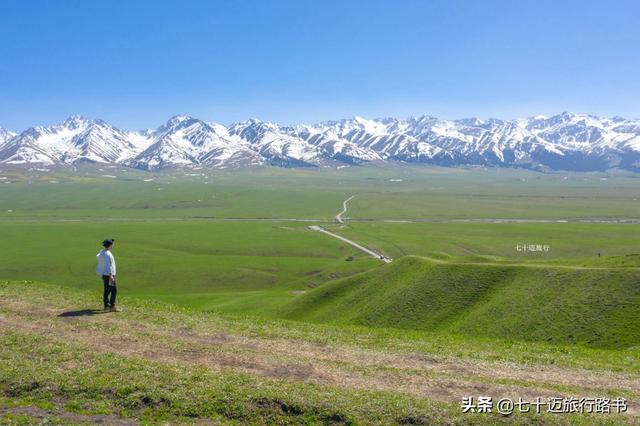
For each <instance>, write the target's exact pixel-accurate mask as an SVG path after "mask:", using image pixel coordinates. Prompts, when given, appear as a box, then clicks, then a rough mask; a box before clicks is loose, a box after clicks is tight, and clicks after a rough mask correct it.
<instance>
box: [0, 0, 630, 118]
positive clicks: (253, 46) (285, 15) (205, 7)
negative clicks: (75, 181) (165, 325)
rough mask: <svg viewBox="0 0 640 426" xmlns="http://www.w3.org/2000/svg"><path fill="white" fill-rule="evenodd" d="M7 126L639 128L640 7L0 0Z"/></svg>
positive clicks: (0, 109) (0, 90) (0, 72)
mask: <svg viewBox="0 0 640 426" xmlns="http://www.w3.org/2000/svg"><path fill="white" fill-rule="evenodd" d="M0 16H1V17H2V18H1V19H0V126H3V127H7V128H10V129H14V130H21V129H24V128H26V127H28V126H30V125H33V124H41V123H44V124H52V123H55V122H58V121H60V120H62V119H63V118H64V117H66V116H68V115H70V114H72V113H81V114H83V115H86V116H90V117H94V118H103V119H105V120H107V121H110V122H112V123H114V124H116V125H118V126H121V127H124V128H132V129H133V128H144V127H155V126H157V125H159V124H160V123H161V122H163V121H164V120H166V119H167V118H168V117H169V116H171V115H174V114H177V113H182V114H189V115H193V116H196V117H199V118H202V119H206V120H209V121H216V122H221V123H224V124H228V123H230V122H233V121H236V120H241V119H245V118H248V117H259V118H262V119H266V120H273V121H278V122H282V123H294V122H315V121H320V120H325V119H333V118H343V117H352V116H354V115H362V116H365V117H378V116H398V117H406V116H409V115H420V114H425V113H427V114H431V115H436V116H440V117H444V118H461V117H468V116H479V117H490V116H495V117H501V118H512V117H517V116H528V115H536V114H553V113H557V112H561V111H564V110H570V111H575V112H584V113H594V114H601V115H622V116H627V117H640V77H639V76H640V25H638V23H637V17H638V16H640V2H638V1H634V0H630V1H611V0H609V1H605V0H603V1H586V0H582V1H559V0H557V1H527V0H522V1H514V0H510V1H507V0H505V1H490V0H484V1H480V0H478V1H472V0H468V1H452V0H448V1H428V0H422V1H411V0H396V1H391V0H390V1H376V0H371V1H355V0H354V1H348V0H342V1H329V0H317V1H304V0H291V1H284V0H282V1H279V0H272V1H267V0H263V1H242V0H238V1H231V0H229V1H222V0H220V1H213V0H211V1H177V0H176V1H171V2H167V1H159V0H156V1H142V0H136V1H117V0H110V1H99V0H79V1H71V0H66V1H65V0H60V1H44V0H42V1H28V0H24V1H19V0H7V1H4V2H2V3H0Z"/></svg>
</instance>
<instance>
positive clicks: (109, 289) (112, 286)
mask: <svg viewBox="0 0 640 426" xmlns="http://www.w3.org/2000/svg"><path fill="white" fill-rule="evenodd" d="M114 241H115V240H114V239H113V238H111V239H107V240H104V241H103V242H102V247H104V248H103V249H102V250H100V252H99V253H98V254H97V256H96V257H97V258H98V267H97V268H96V273H97V274H98V275H100V276H101V277H102V282H103V284H104V293H103V297H102V299H103V302H104V309H105V311H106V310H109V311H110V312H118V309H117V308H116V294H117V293H118V288H117V287H116V259H115V258H114V257H113V254H111V250H112V249H113V243H114Z"/></svg>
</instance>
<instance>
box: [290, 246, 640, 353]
mask: <svg viewBox="0 0 640 426" xmlns="http://www.w3.org/2000/svg"><path fill="white" fill-rule="evenodd" d="M282 316H283V317H285V318H288V319H298V320H305V321H316V322H329V323H340V324H358V325H366V326H373V327H394V328H408V329H418V330H425V331H445V332H455V333H461V334H466V335H474V336H486V337H501V338H513V339H524V340H536V341H546V342H551V343H581V344H584V345H588V346H593V347H606V348H629V347H633V346H637V345H639V344H640V271H639V270H637V269H628V270H621V269H613V268H610V269H607V268H604V269H598V268H573V267H551V266H534V265H530V266H526V265H497V264H460V263H436V262H433V261H430V260H425V259H422V258H417V257H405V258H402V259H399V260H398V261H395V262H393V263H391V264H389V265H386V266H383V267H380V268H377V269H374V270H371V271H368V272H365V273H362V274H358V275H355V276H352V277H349V278H345V279H342V280H336V281H333V282H330V283H327V284H325V285H323V286H321V287H319V288H316V289H314V290H312V291H310V292H308V293H307V294H305V295H302V296H300V297H299V298H297V299H296V300H295V301H293V302H292V303H290V304H289V305H287V306H286V307H285V308H284V309H283V311H282Z"/></svg>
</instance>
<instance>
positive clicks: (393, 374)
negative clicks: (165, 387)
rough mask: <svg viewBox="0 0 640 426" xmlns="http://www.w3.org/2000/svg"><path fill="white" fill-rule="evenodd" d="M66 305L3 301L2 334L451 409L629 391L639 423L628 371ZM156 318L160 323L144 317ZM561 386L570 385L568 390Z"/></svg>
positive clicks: (639, 391)
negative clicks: (78, 310) (269, 332)
mask: <svg viewBox="0 0 640 426" xmlns="http://www.w3.org/2000/svg"><path fill="white" fill-rule="evenodd" d="M63 302H64V301H62V302H58V303H49V304H47V305H43V304H41V303H38V302H37V301H33V300H27V298H26V297H21V296H16V295H12V296H10V297H5V296H4V295H3V297H2V299H1V301H0V333H2V332H3V331H4V330H13V331H19V332H22V333H29V334H35V335H39V336H43V337H46V338H48V339H53V340H56V341H60V342H65V343H68V344H70V343H76V344H81V345H87V347H90V348H91V350H93V351H98V352H104V353H112V354H116V355H121V356H125V357H134V358H142V359H147V360H153V361H157V362H161V363H181V364H186V365H198V366H203V367H206V368H209V369H211V370H213V371H233V372H242V373H248V374H254V375H259V376H264V377H271V378H277V379H284V380H290V381H301V382H307V383H315V384H320V385H329V386H334V387H340V388H348V389H354V390H379V391H390V392H398V393H402V394H407V395H412V396H415V397H420V398H428V399H434V400H439V401H445V402H449V403H460V401H461V399H462V398H463V397H466V396H476V397H477V396H479V395H490V396H492V397H494V398H503V397H509V398H512V399H517V398H519V397H521V398H523V399H525V400H534V399H535V398H536V397H541V398H550V397H576V398H580V397H585V398H593V397H602V396H606V395H607V394H611V393H615V394H619V393H620V392H621V391H622V392H624V393H625V395H627V399H628V400H629V407H628V414H629V415H630V416H640V380H638V377H633V376H629V375H627V374H623V373H617V372H611V371H589V370H582V369H574V368H568V367H558V366H553V365H544V366H541V365H524V364H515V363H507V362H489V361H482V360H475V359H468V358H455V357H450V358H447V357H441V356H432V355H430V354H428V353H424V352H416V353H411V352H409V353H407V352H406V351H396V350H393V349H392V348H385V349H369V348H361V347H357V346H352V345H346V344H332V343H326V344H319V343H314V342H309V341H304V340H299V339H298V340H296V339H292V338H286V337H277V338H276V337H261V336H256V335H248V334H243V333H241V332H230V331H229V330H228V329H221V328H220V326H219V325H216V323H215V322H213V321H212V322H211V323H207V322H206V321H205V322H204V323H198V324H199V325H198V326H185V324H189V321H188V318H187V317H186V315H188V314H186V313H185V314H183V315H184V317H181V316H180V315H178V316H170V315H169V314H167V313H165V312H163V311H161V310H158V311H157V312H155V311H154V312H148V311H146V310H142V309H141V308H133V307H132V308H130V309H126V308H125V310H124V312H120V313H118V314H107V315H91V316H60V315H61V314H63V312H64V310H63V309H62V306H63V305H64V304H63ZM149 315H152V316H153V317H154V318H159V321H158V322H155V323H154V322H150V321H140V320H139V318H140V317H149ZM561 386H568V387H570V388H569V390H568V391H564V392H561V391H559V390H558V389H561Z"/></svg>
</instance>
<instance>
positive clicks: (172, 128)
mask: <svg viewBox="0 0 640 426" xmlns="http://www.w3.org/2000/svg"><path fill="white" fill-rule="evenodd" d="M78 161H92V162H102V163H122V164H126V165H129V166H133V167H140V168H156V167H167V166H194V165H197V166H209V167H240V166H245V165H258V164H273V165H278V166H287V167H291V166H295V167H299V166H306V167H308V166H319V165H325V164H343V163H347V164H351V163H353V164H358V163H363V162H368V161H402V162H417V163H430V164H439V165H446V166H456V165H482V166H510V167H513V166H516V167H529V168H540V167H542V168H547V169H570V170H606V169H607V168H610V167H619V168H624V169H628V170H633V171H640V166H639V164H640V121H638V120H627V119H624V118H621V117H614V118H600V117H596V116H593V115H586V114H575V113H570V112H563V113H561V114H558V115H555V116H551V117H546V116H540V115H538V116H534V117H531V118H521V119H514V120H500V119H493V118H492V119H481V118H476V117H473V118H468V119H460V120H441V119H438V118H436V117H432V116H429V115H423V116H419V117H409V118H407V119H396V118H391V117H388V118H378V119H367V118H363V117H361V116H355V117H354V118H352V119H344V120H337V121H326V122H321V123H317V124H313V125H293V126H282V125H279V124H277V123H272V122H266V121H262V120H259V119H256V118H251V119H248V120H246V121H241V122H237V123H234V124H232V125H230V126H228V127H226V126H223V125H221V124H216V123H212V122H206V121H202V120H199V119H197V118H193V117H189V116H186V115H176V116H174V117H171V118H170V119H169V120H168V121H167V122H166V123H164V124H163V125H161V126H160V127H158V128H157V129H152V130H148V131H139V132H132V131H125V130H121V129H118V128H116V127H114V126H112V125H111V124H109V123H107V122H104V121H102V120H92V119H87V118H85V117H82V116H80V115H73V116H71V117H69V118H67V119H66V120H64V122H63V123H61V124H59V125H54V126H49V127H46V126H37V127H32V128H30V129H27V130H25V131H24V132H22V133H20V134H19V135H16V134H14V133H12V132H8V131H3V130H2V129H0V163H47V164H72V163H75V162H78Z"/></svg>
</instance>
